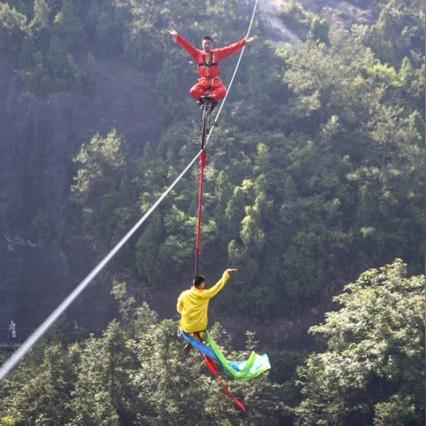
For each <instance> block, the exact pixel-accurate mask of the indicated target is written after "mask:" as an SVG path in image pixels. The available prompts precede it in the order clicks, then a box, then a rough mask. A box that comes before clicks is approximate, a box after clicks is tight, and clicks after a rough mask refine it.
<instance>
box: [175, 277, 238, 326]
mask: <svg viewBox="0 0 426 426" xmlns="http://www.w3.org/2000/svg"><path fill="white" fill-rule="evenodd" d="M229 278H231V274H230V273H229V272H226V271H225V272H224V273H223V275H222V278H221V279H220V280H219V281H218V282H217V283H216V284H215V285H214V286H213V287H211V288H207V289H204V290H202V289H198V288H196V287H194V286H193V287H191V288H190V289H189V290H185V291H183V292H182V293H181V294H180V296H179V298H178V301H177V311H178V312H179V313H180V314H181V319H180V328H181V329H182V330H183V331H184V332H185V333H195V332H197V331H204V330H205V329H206V328H207V323H208V318H207V311H208V308H209V301H210V299H212V298H213V297H215V296H216V295H217V294H218V293H219V292H220V291H221V290H222V289H223V287H225V284H226V283H227V282H228V280H229Z"/></svg>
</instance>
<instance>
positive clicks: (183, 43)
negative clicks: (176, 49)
mask: <svg viewBox="0 0 426 426" xmlns="http://www.w3.org/2000/svg"><path fill="white" fill-rule="evenodd" d="M168 32H169V34H170V35H171V36H172V37H173V40H174V41H175V42H176V43H177V44H178V45H179V46H181V47H183V48H184V49H185V50H186V51H187V52H188V53H189V54H190V55H191V56H192V57H193V58H194V59H195V60H197V58H198V56H199V54H200V53H201V51H200V50H198V49H197V48H195V47H194V46H193V45H192V44H191V43H190V42H189V41H188V40H187V39H186V38H184V37H182V36H181V35H179V34H178V33H177V31H176V30H172V29H170V30H168Z"/></svg>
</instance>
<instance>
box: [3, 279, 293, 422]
mask: <svg viewBox="0 0 426 426" xmlns="http://www.w3.org/2000/svg"><path fill="white" fill-rule="evenodd" d="M114 294H115V296H116V298H117V299H118V300H119V301H120V311H121V315H122V320H121V322H120V323H119V322H118V321H116V320H114V321H112V322H111V323H110V324H109V325H108V327H107V328H106V330H105V331H104V332H103V334H102V336H101V337H98V338H96V337H94V336H92V337H90V338H88V339H86V340H83V341H80V342H79V343H75V344H71V345H69V346H68V347H64V346H63V345H62V344H61V343H59V342H51V343H46V342H45V344H44V351H43V353H38V354H37V353H32V354H30V356H29V357H27V358H26V359H25V360H24V361H23V363H22V364H21V365H20V366H19V368H18V369H17V371H16V372H14V373H13V374H12V375H11V376H10V378H8V379H7V380H5V381H4V382H2V383H1V386H0V423H1V424H7V425H21V424H49V425H50V424H70V425H86V424H87V425H89V424H97V425H98V424H99V425H101V424H108V425H119V424H120V425H130V424H143V425H166V424H167V425H181V424H194V423H193V421H194V419H197V421H196V423H197V424H221V425H222V424H229V425H230V424H246V421H249V422H253V424H265V422H267V421H268V423H270V424H276V425H278V424H280V422H283V421H285V420H286V419H289V418H290V414H289V413H290V410H289V408H287V407H286V405H285V403H284V401H286V398H288V396H286V395H285V394H284V390H285V389H286V387H289V388H290V389H291V387H292V386H291V385H290V384H279V383H273V382H272V381H271V380H270V379H269V378H268V377H267V375H265V376H263V377H261V378H258V379H256V380H255V381H253V382H250V383H247V382H245V383H238V382H233V383H232V384H231V388H232V390H233V391H234V392H235V394H236V395H238V396H239V397H243V398H244V400H245V402H246V403H247V404H249V405H250V412H249V414H248V415H247V416H245V417H241V416H240V414H239V412H238V411H237V410H235V408H234V407H233V405H232V403H231V402H230V401H229V400H228V399H227V398H226V396H225V395H224V394H223V392H222V391H221V389H220V387H219V386H218V385H217V383H216V382H215V380H214V379H213V378H211V377H209V376H207V375H206V374H205V371H204V367H203V363H202V358H201V356H200V355H199V354H198V353H196V351H195V350H193V351H192V352H191V353H190V354H189V355H188V356H183V354H182V352H181V350H182V347H183V341H181V340H180V339H179V338H178V336H177V334H176V329H177V324H176V323H175V322H174V321H171V320H163V321H159V320H158V318H157V315H156V314H155V313H154V312H153V311H152V310H151V309H149V307H148V306H147V305H146V304H144V305H142V306H139V307H136V306H135V300H134V299H133V298H132V297H129V296H128V295H127V293H126V285H125V284H124V283H116V284H115V286H114ZM212 333H213V334H215V335H216V337H218V339H219V340H220V341H221V343H222V344H224V345H225V346H226V347H230V346H231V341H230V338H229V337H228V336H227V334H226V332H225V331H224V330H223V329H222V328H221V327H220V326H219V324H216V325H215V326H214V327H212ZM247 337H248V338H247V342H246V351H244V352H242V353H240V354H236V353H233V352H232V351H226V353H227V356H228V357H230V358H232V357H237V356H238V357H247V356H248V353H249V351H250V350H253V349H254V345H255V340H254V339H253V335H252V334H248V335H247ZM293 392H294V391H293Z"/></svg>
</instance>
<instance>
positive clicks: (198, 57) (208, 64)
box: [174, 34, 247, 79]
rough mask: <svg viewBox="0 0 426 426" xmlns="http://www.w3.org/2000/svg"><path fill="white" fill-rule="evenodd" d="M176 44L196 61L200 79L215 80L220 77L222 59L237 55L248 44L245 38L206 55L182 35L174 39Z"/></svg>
mask: <svg viewBox="0 0 426 426" xmlns="http://www.w3.org/2000/svg"><path fill="white" fill-rule="evenodd" d="M174 39H175V41H176V43H178V44H179V45H180V46H181V47H183V48H184V49H185V50H186V51H187V52H188V53H189V54H190V55H191V56H192V57H193V58H194V60H195V61H196V63H197V65H198V75H199V76H200V78H202V79H204V78H207V79H213V78H215V77H220V66H219V63H220V61H221V60H222V59H225V58H227V57H228V56H231V55H233V54H234V53H237V52H238V51H239V50H240V49H242V48H243V47H244V46H245V45H246V44H247V42H246V39H245V38H243V39H242V40H240V41H237V42H236V43H233V44H230V45H229V46H225V47H221V48H219V49H212V50H211V51H210V52H209V53H204V51H203V50H201V49H197V48H196V47H194V46H193V45H192V44H191V43H190V42H189V41H188V40H186V39H185V38H184V37H182V36H181V35H179V34H178V35H176V36H175V37H174Z"/></svg>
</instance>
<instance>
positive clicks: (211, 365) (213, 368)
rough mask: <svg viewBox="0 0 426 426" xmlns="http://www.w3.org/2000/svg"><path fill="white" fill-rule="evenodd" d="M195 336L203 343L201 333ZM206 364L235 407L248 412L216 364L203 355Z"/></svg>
mask: <svg viewBox="0 0 426 426" xmlns="http://www.w3.org/2000/svg"><path fill="white" fill-rule="evenodd" d="M194 334H195V336H196V337H197V338H198V340H199V341H200V342H201V343H202V342H203V339H202V338H201V335H200V333H194ZM203 359H204V364H206V366H207V368H208V369H209V370H210V373H212V375H213V377H214V378H215V379H216V380H217V382H218V383H219V385H220V386H221V387H222V389H223V390H224V392H225V393H226V395H227V396H228V397H229V398H230V399H231V400H232V402H233V403H234V405H235V406H236V407H237V408H238V409H239V410H240V411H241V412H242V413H245V412H246V411H247V408H246V406H245V405H244V404H243V403H242V402H241V401H240V400H239V399H237V398H236V397H235V396H234V394H233V393H232V392H231V391H230V390H229V388H228V386H226V383H225V382H224V381H223V380H222V377H220V374H219V372H218V371H217V366H216V364H215V363H214V361H213V360H212V359H211V358H209V357H208V356H207V355H204V354H203Z"/></svg>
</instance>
